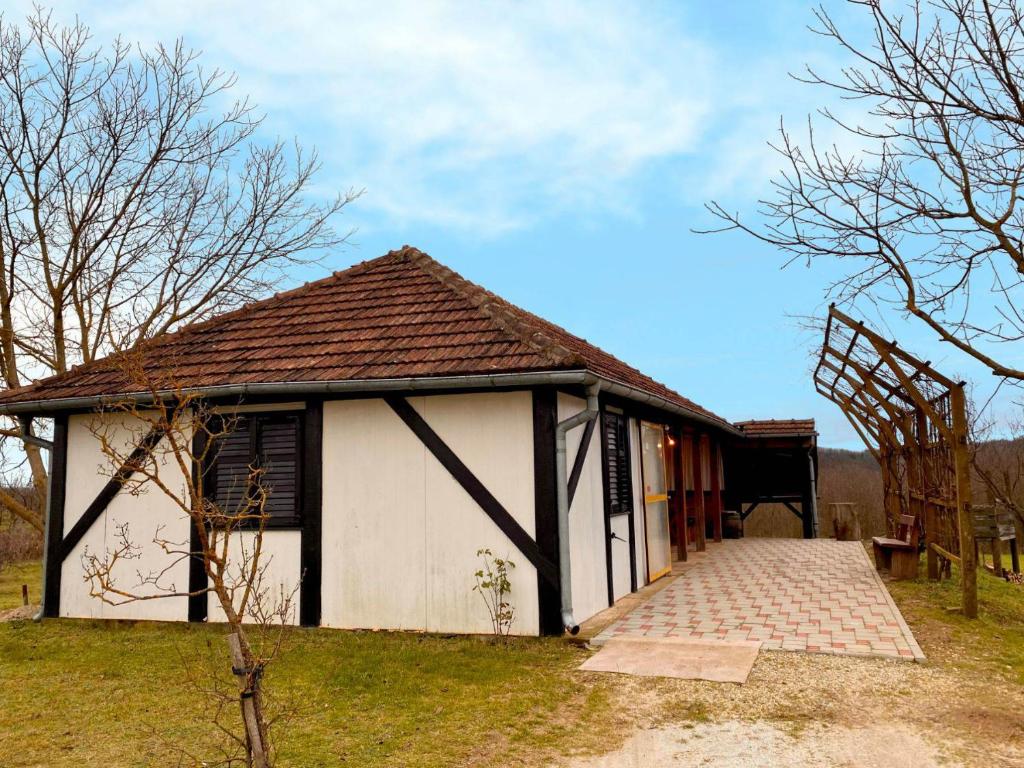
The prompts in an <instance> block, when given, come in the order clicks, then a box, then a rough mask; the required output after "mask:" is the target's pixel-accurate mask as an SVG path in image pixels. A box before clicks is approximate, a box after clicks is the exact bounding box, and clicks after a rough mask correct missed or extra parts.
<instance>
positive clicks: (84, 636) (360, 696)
mask: <svg viewBox="0 0 1024 768" xmlns="http://www.w3.org/2000/svg"><path fill="white" fill-rule="evenodd" d="M33 572H34V571H33V570H32V567H31V565H25V566H24V567H19V568H18V569H10V570H8V569H5V571H4V572H3V581H2V582H0V600H2V601H3V602H0V605H8V604H10V603H12V601H13V604H15V605H16V604H18V603H19V602H20V588H21V587H20V585H21V583H22V582H23V581H25V580H26V579H27V578H28V575H29V574H31V573H33ZM18 574H21V575H18ZM15 598H17V599H15ZM224 635H225V629H224V627H223V626H218V625H202V626H196V625H188V624H163V623H154V622H136V623H128V622H108V623H103V622H92V621H74V620H47V621H45V622H43V623H42V624H34V623H32V622H31V621H19V622H9V623H0V734H4V737H3V738H0V765H2V766H10V767H13V766H42V765H46V766H62V765H68V766H70V765H75V766H81V765H106V766H129V765H131V766H135V765H138V766H151V765H174V764H176V759H175V758H176V747H177V745H187V746H188V748H189V749H190V751H192V752H193V753H198V754H200V755H202V756H215V755H216V746H217V743H218V742H217V739H216V737H215V736H214V735H213V732H212V729H211V727H210V726H209V725H208V723H207V722H206V721H204V718H203V697H202V696H201V695H200V694H199V693H197V692H196V690H195V689H194V688H192V687H191V686H190V685H188V684H186V683H185V682H184V681H183V679H182V678H183V675H182V670H183V665H184V662H183V661H182V659H183V658H191V659H196V658H207V659H211V658H212V659H214V661H215V662H216V663H220V661H221V660H222V659H223V660H226V658H227V656H226V645H225V643H224ZM584 653H585V652H584V651H582V650H579V649H577V648H575V647H573V646H571V645H569V644H567V643H565V642H563V641H560V640H557V639H519V640H513V641H512V642H511V643H510V644H509V645H508V646H507V647H505V646H496V645H494V644H492V643H490V642H488V641H485V640H482V639H480V638H473V637H443V636H436V635H422V634H412V633H383V632H381V633H370V632H343V631H335V630H328V629H320V630H296V631H295V633H294V634H293V640H292V641H291V645H290V647H289V648H288V649H287V652H286V653H285V655H283V656H282V658H281V659H280V661H279V663H278V664H277V666H275V667H273V668H272V669H271V671H270V672H269V674H268V680H267V684H268V687H269V688H270V689H271V690H272V691H273V692H275V693H277V694H278V696H279V697H280V698H281V699H282V700H284V701H285V702H291V703H296V704H298V705H299V706H301V710H300V712H301V717H296V718H294V719H293V721H292V722H290V723H289V724H287V725H284V726H283V727H282V728H281V729H280V738H279V740H278V745H279V748H280V764H281V765H301V766H336V765H346V766H377V765H409V766H413V765H415V766H445V765H459V764H463V765H545V764H547V763H548V762H549V760H550V759H551V758H552V757H553V756H554V753H552V750H553V749H557V748H559V746H560V745H561V746H563V747H564V748H572V747H574V746H576V747H579V746H581V745H583V744H584V743H586V744H587V745H601V744H602V743H604V741H605V740H606V739H608V738H611V739H614V738H615V735H614V733H613V730H614V727H615V721H614V718H609V717H607V715H606V714H605V713H606V711H607V706H606V705H607V689H606V688H605V686H604V684H603V683H602V682H599V681H596V680H595V679H594V678H593V677H591V678H588V679H586V680H584V679H583V678H582V677H581V676H579V675H574V674H573V668H574V667H575V666H576V665H578V664H579V663H580V662H581V661H582V659H583V658H584Z"/></svg>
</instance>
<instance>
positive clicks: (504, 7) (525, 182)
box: [57, 0, 799, 236]
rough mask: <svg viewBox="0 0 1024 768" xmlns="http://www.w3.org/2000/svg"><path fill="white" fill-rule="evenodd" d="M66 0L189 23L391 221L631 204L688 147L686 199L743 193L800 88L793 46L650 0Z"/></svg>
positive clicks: (331, 171) (116, 20) (142, 33)
mask: <svg viewBox="0 0 1024 768" xmlns="http://www.w3.org/2000/svg"><path fill="white" fill-rule="evenodd" d="M694 12H701V7H700V5H699V4H697V5H696V6H695V8H694ZM57 13H58V15H59V16H63V17H64V18H70V17H71V14H72V13H77V14H79V15H80V16H81V18H82V19H83V20H84V21H85V22H86V23H87V24H89V25H90V26H91V27H92V28H93V30H94V31H95V32H96V33H97V34H98V36H99V37H100V38H109V37H112V36H113V35H115V34H121V35H123V36H124V37H125V38H126V39H128V40H139V41H141V42H142V43H143V44H144V45H152V44H155V43H156V42H158V41H163V42H169V41H170V39H172V38H174V37H176V36H179V35H181V36H184V37H185V38H186V41H187V42H188V43H189V44H191V45H193V46H195V47H198V48H201V49H203V50H204V51H205V56H204V58H203V63H204V64H205V65H206V66H219V67H222V68H226V69H230V70H234V71H236V72H238V74H239V76H240V86H239V91H240V92H244V93H249V94H251V95H252V96H253V98H254V99H255V100H256V101H257V102H258V103H259V104H260V106H261V108H263V109H264V110H266V112H267V113H268V123H267V127H268V129H269V130H270V131H272V132H273V133H276V134H282V135H285V136H291V135H295V136H298V137H299V138H300V139H302V140H303V141H304V142H306V143H312V144H315V145H317V147H318V148H319V149H320V151H321V154H322V157H323V159H324V161H325V164H326V167H327V172H326V174H325V175H324V177H323V178H322V179H321V182H322V183H323V184H327V185H330V186H333V187H339V188H347V187H350V186H351V187H365V188H366V190H367V195H366V197H364V198H363V199H362V201H361V202H360V206H359V207H360V209H364V210H365V209H373V210H375V211H377V212H379V213H381V214H383V216H384V218H385V219H386V220H387V221H388V223H389V226H394V225H402V224H417V223H420V222H430V223H434V224H439V225H444V226H448V227H453V228H460V229H465V230H471V231H475V232H486V233H487V234H488V235H490V236H494V235H496V234H499V233H500V232H502V231H505V230H508V229H510V228H515V227H519V226H522V225H524V224H528V223H530V222H531V221H533V220H535V219H537V218H541V217H545V216H548V215H551V214H561V213H564V212H565V211H572V210H579V211H582V212H584V213H595V212H596V213H602V212H611V213H615V214H618V215H635V214H637V209H636V207H635V206H636V203H635V202H633V201H635V200H637V199H638V197H639V196H638V190H640V189H641V186H642V184H643V183H644V182H645V180H646V179H645V173H646V172H647V171H649V170H650V169H651V168H657V167H658V163H662V162H666V161H667V162H670V163H671V162H675V161H680V160H681V161H683V164H684V166H685V170H684V172H683V176H684V177H685V184H684V185H683V186H684V188H685V191H683V192H680V191H679V190H678V189H673V190H669V189H666V190H665V194H678V195H679V196H680V200H681V201H684V200H685V201H686V202H689V203H693V202H701V201H703V200H704V199H706V198H707V197H708V196H709V195H710V194H715V195H721V194H728V193H729V192H730V191H733V190H736V189H741V190H742V191H744V192H749V191H750V189H749V187H750V183H751V178H752V177H753V178H755V179H760V180H765V179H767V177H768V176H769V175H770V171H771V170H774V168H776V167H777V162H776V160H775V159H774V158H772V157H771V155H770V152H769V151H768V150H767V148H766V147H765V141H766V140H767V139H768V138H771V135H772V131H773V130H774V128H775V127H776V125H777V117H778V113H779V112H780V111H781V107H780V102H785V104H783V106H785V105H790V104H791V103H792V95H793V93H794V89H793V88H792V85H791V83H789V82H788V81H786V78H785V71H786V68H787V66H791V62H789V61H785V60H782V59H779V58H776V59H775V60H772V61H751V60H749V59H751V58H752V57H750V56H747V57H744V56H743V55H739V56H738V55H737V53H738V52H737V51H736V50H735V48H734V49H733V50H731V51H729V52H725V51H724V50H722V45H723V43H722V41H718V42H717V43H713V42H712V41H707V40H701V39H698V38H696V37H695V36H694V35H693V34H692V33H690V32H689V30H688V29H687V26H686V23H685V14H681V13H680V10H679V8H678V7H675V8H673V9H672V13H667V12H664V13H663V12H662V11H660V10H659V9H658V6H656V5H654V4H646V5H643V4H641V5H638V6H635V7H632V8H631V7H629V4H624V3H615V2H610V1H609V0H562V1H560V2H530V3H525V2H524V3H508V4H504V3H465V2H454V0H452V1H450V2H444V1H443V0H442V1H439V2H430V3H425V2H419V1H418V0H382V1H381V2H376V3H372V4H370V3H324V2H316V1H315V0H292V1H291V2H288V3H279V2H266V1H260V0H257V1H255V2H244V3H243V2H234V3H209V2H205V1H204V0H181V1H180V2H176V3H160V4H154V3H147V2H124V1H122V2H112V3H105V4H103V5H92V4H89V3H86V2H81V1H79V2H74V0H72V1H71V2H70V3H65V4H63V5H61V4H59V3H58V10H57ZM733 44H734V45H735V41H733ZM792 57H793V54H788V55H787V58H790V59H791V58H792ZM796 60H797V66H798V65H799V57H796ZM766 129H767V130H766ZM694 169H697V170H694ZM648 193H649V191H648Z"/></svg>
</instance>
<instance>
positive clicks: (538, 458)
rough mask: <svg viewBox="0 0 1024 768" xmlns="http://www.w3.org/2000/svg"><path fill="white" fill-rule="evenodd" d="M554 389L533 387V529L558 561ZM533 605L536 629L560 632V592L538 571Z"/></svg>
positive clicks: (544, 632) (540, 545) (545, 552)
mask: <svg viewBox="0 0 1024 768" xmlns="http://www.w3.org/2000/svg"><path fill="white" fill-rule="evenodd" d="M557 396H558V393H557V392H556V391H555V390H554V389H551V388H546V387H545V388H541V389H535V390H534V391H533V483H534V493H533V510H534V532H535V536H536V539H537V547H538V548H539V549H540V552H541V554H542V555H543V556H544V557H546V558H547V559H548V560H550V561H551V562H552V563H554V564H556V565H557V564H558V502H557V498H556V487H555V423H556V422H557V421H558V400H557ZM537 605H538V613H539V617H538V620H539V622H540V633H541V634H542V635H560V634H562V632H563V631H564V628H563V627H562V593H561V589H560V587H559V585H558V584H552V583H551V582H550V581H548V580H547V579H545V578H542V577H541V576H540V575H539V574H538V577H537Z"/></svg>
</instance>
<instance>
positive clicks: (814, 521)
mask: <svg viewBox="0 0 1024 768" xmlns="http://www.w3.org/2000/svg"><path fill="white" fill-rule="evenodd" d="M807 463H808V465H809V467H808V469H809V470H810V473H811V498H810V502H811V509H810V513H811V530H812V532H813V533H814V538H818V483H817V480H816V478H815V476H814V475H815V472H814V449H813V448H811V449H809V450H808V451H807Z"/></svg>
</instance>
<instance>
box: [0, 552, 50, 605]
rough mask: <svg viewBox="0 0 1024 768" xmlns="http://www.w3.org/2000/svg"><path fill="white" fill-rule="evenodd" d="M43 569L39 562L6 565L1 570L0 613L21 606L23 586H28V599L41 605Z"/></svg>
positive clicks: (34, 603)
mask: <svg viewBox="0 0 1024 768" xmlns="http://www.w3.org/2000/svg"><path fill="white" fill-rule="evenodd" d="M42 581H43V577H42V568H41V566H40V564H39V561H38V560H32V561H29V562H25V563H4V565H3V567H2V568H0V611H6V610H7V609H8V608H17V607H18V606H19V605H21V585H22V584H28V599H29V602H30V603H31V604H32V605H36V604H38V603H39V596H40V593H41V591H42Z"/></svg>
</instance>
